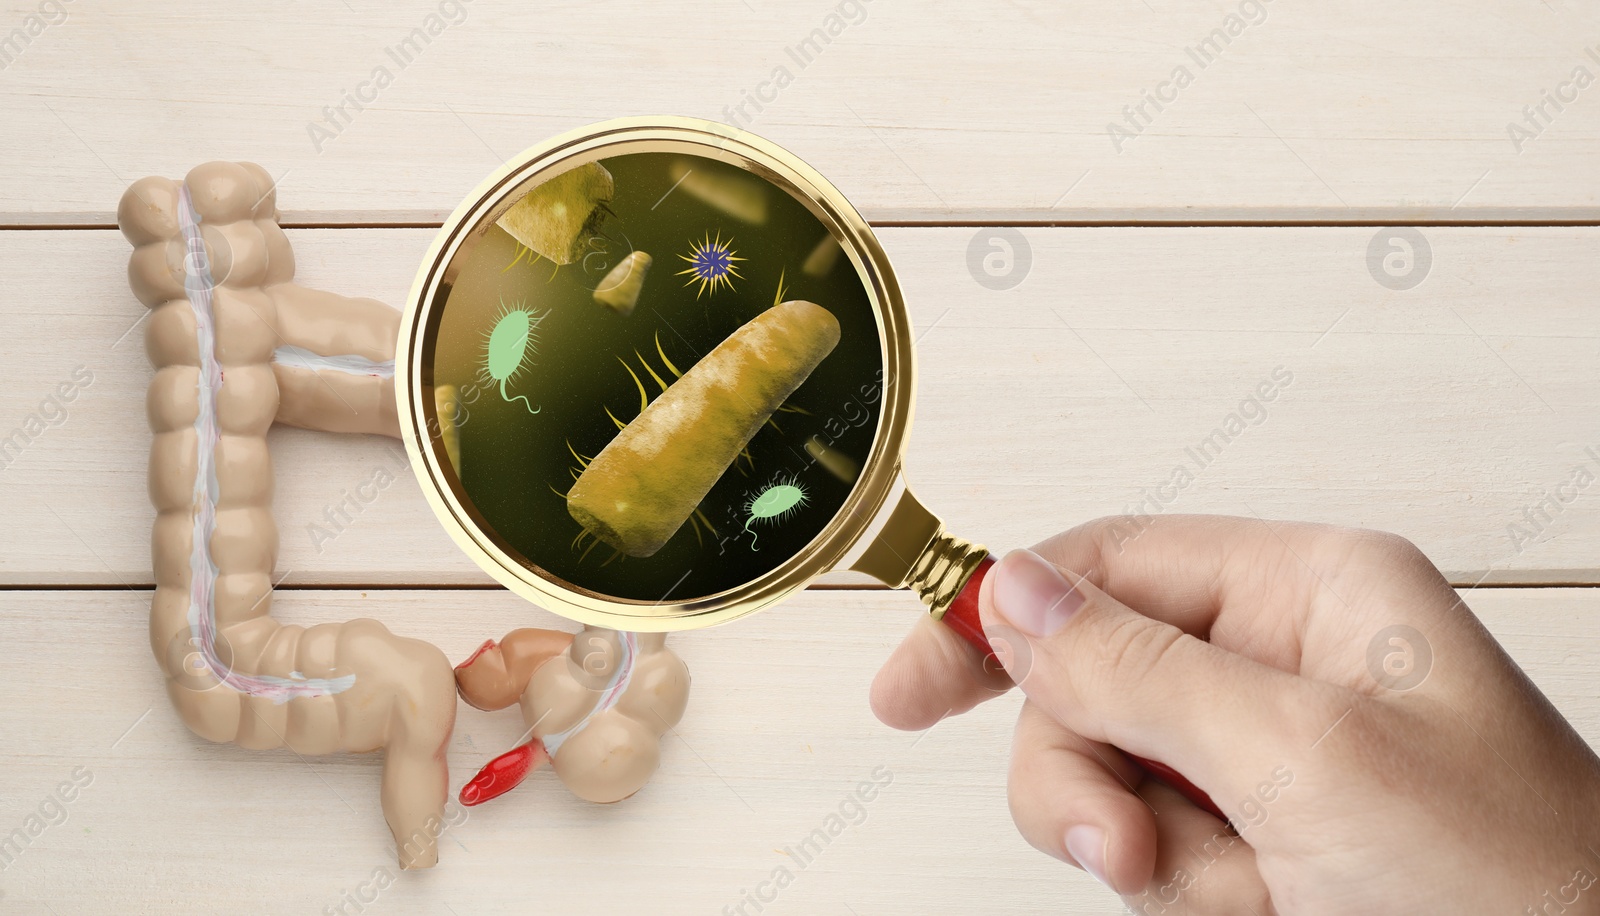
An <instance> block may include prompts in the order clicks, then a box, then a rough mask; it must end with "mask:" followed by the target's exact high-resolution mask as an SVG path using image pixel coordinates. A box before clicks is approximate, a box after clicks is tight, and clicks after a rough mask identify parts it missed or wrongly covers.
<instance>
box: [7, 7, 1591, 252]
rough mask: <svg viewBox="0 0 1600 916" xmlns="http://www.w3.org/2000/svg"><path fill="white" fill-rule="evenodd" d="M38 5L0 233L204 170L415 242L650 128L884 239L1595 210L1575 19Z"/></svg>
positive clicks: (1142, 11) (1539, 216)
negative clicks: (656, 123)
mask: <svg viewBox="0 0 1600 916" xmlns="http://www.w3.org/2000/svg"><path fill="white" fill-rule="evenodd" d="M45 6H46V7H48V6H50V4H45ZM58 6H59V5H58ZM60 8H61V9H63V10H65V17H66V18H65V19H64V21H60V20H58V24H53V25H48V27H46V28H44V30H43V31H42V32H41V33H40V34H38V35H36V36H34V37H33V38H32V39H31V40H30V41H29V42H28V43H27V44H26V45H25V46H22V48H21V53H20V54H17V53H13V52H10V51H6V52H5V53H6V57H5V58H4V59H3V60H0V62H4V63H6V66H5V68H4V71H3V72H0V83H3V85H4V86H5V91H4V92H3V93H0V116H3V118H4V122H5V123H6V125H7V130H6V131H5V132H4V134H3V135H0V161H3V162H5V163H6V164H7V165H6V168H5V169H4V170H0V225H40V224H61V223H76V224H82V223H99V224H102V225H103V224H107V223H109V222H110V220H111V214H112V213H113V211H114V208H115V205H116V201H117V198H118V196H119V195H120V193H121V191H122V189H123V188H124V187H126V185H127V184H128V182H130V181H132V180H134V179H136V178H138V177H140V176H142V175H146V174H165V175H178V174H181V173H183V172H184V171H186V170H188V169H189V168H190V167H192V166H193V165H195V164H196V163H198V162H200V161H202V160H204V159H209V158H234V159H238V158H246V159H253V160H256V161H259V162H261V163H262V164H263V165H265V166H266V167H267V168H268V169H269V170H270V171H271V172H272V173H273V174H274V175H275V176H281V178H282V199H283V204H284V207H285V209H286V212H287V214H288V216H289V218H290V219H291V220H294V221H298V222H304V223H323V224H325V223H328V222H354V223H361V224H372V223H375V222H392V221H400V222H408V223H415V222H417V221H438V220H440V219H441V218H442V217H443V216H444V215H445V214H447V213H449V212H450V210H452V209H453V208H454V207H455V205H456V203H457V202H458V201H459V200H460V199H461V197H462V196H463V195H465V194H466V193H467V192H468V191H469V190H470V189H471V188H472V187H473V186H475V185H476V184H477V183H478V181H479V180H481V178H482V177H483V176H484V175H486V174H487V173H488V172H490V171H491V170H492V169H493V168H495V167H496V166H498V165H499V164H500V163H501V162H502V161H503V160H504V159H505V158H507V157H509V156H511V155H513V154H515V153H516V152H517V151H518V150H520V149H522V148H524V147H527V146H530V145H532V144H534V143H537V142H539V141H540V140H542V139H544V138H546V137H549V136H552V135H554V134H557V133H560V132H563V131H566V130H569V129H572V128H575V127H578V126H581V125H583V124H586V123H591V122H594V121H598V120H603V119H606V118H610V117H615V116H619V115H640V114H655V113H663V112H665V113H678V114H685V115H689V116H693V117H703V118H713V119H719V120H731V121H735V122H737V123H740V124H742V125H747V126H749V127H751V128H752V129H754V130H756V131H758V132H760V133H763V134H765V135H767V136H769V137H771V138H772V139H773V140H776V141H777V142H779V143H781V144H783V145H785V146H788V147H790V148H791V149H793V150H794V151H795V152H796V153H798V154H800V155H801V156H803V157H804V158H806V159H807V160H809V161H810V162H812V164H814V165H815V166H817V167H818V168H819V169H820V170H821V171H822V172H823V173H824V174H826V175H829V176H831V177H832V178H833V180H834V181H836V182H837V183H838V184H839V185H840V186H841V187H842V188H843V190H844V191H845V192H846V193H847V194H848V195H849V196H851V197H852V199H854V201H855V202H856V204H857V205H858V206H859V207H861V208H862V210H863V211H864V212H865V213H866V214H867V215H868V216H869V217H871V218H873V219H876V220H913V221H924V220H962V221H967V220H1019V219H1024V220H1046V221H1049V220H1059V219H1066V220H1090V221H1107V220H1144V221H1149V220H1178V221H1193V220H1196V219H1219V220H1235V221H1252V220H1266V221H1281V220H1337V221H1356V222H1360V221H1369V222H1370V221H1373V220H1382V219H1399V220H1409V221H1423V220H1468V221H1482V220H1491V219H1525V220H1526V219H1533V220H1551V219H1582V220H1589V221H1594V220H1596V219H1600V172H1597V171H1596V170H1595V168H1594V167H1593V163H1594V162H1595V160H1596V154H1597V152H1600V97H1597V96H1600V89H1593V88H1586V89H1579V88H1578V87H1577V85H1576V84H1575V83H1573V82H1572V80H1573V78H1574V73H1575V70H1576V69H1577V68H1580V67H1582V68H1586V69H1587V71H1588V73H1589V74H1590V76H1591V77H1593V76H1596V75H1600V51H1597V50H1595V46H1596V44H1600V42H1597V37H1600V13H1597V12H1596V10H1595V9H1594V7H1593V6H1592V5H1585V4H1580V3H1576V2H1573V0H1547V2H1543V3H1535V2H1528V0H1485V2H1483V3H1479V4H1476V5H1475V6H1474V7H1473V10H1472V14H1471V15H1462V14H1461V11H1460V9H1459V8H1458V6H1457V5H1455V4H1452V3H1449V2H1448V0H1417V2H1413V3H1409V4H1405V5H1403V6H1396V5H1394V4H1392V3H1384V2H1381V0H1361V2H1356V3H1347V4H1341V5H1339V6H1337V7H1333V6H1329V5H1326V4H1315V3H1296V2H1293V0H1290V2H1284V0H1270V2H1266V0H1263V2H1262V3H1260V4H1257V3H1255V2H1253V0H1240V2H1233V0H1230V2H1228V3H1222V4H1197V3H1174V2H1172V0H1153V2H1147V3H1143V4H1138V3H1134V4H1129V3H1100V4H1063V3H1054V2H1047V0H1032V2H1017V3H1010V4H1006V5H1005V6H1003V7H999V8H992V7H991V6H989V5H984V4H977V5H975V4H970V3H959V2H955V0H931V2H925V3H918V4H914V5H906V4H898V5H897V4H893V3H884V2H868V0H861V2H859V3H858V2H855V0H837V2H836V0H805V2H789V3H781V4H779V3H749V2H743V0H713V2H710V3H707V4H702V5H701V6H699V7H697V8H696V11H695V13H694V14H693V15H683V14H682V12H681V11H679V10H678V9H676V8H675V7H672V6H670V5H663V4H658V3H651V2H646V0H617V2H611V3H607V4H604V5H603V6H598V7H597V6H595V5H594V4H567V5H565V6H560V7H554V8H552V7H551V6H548V5H545V4H539V5H529V4H523V5H516V6H512V7H496V8H492V9H491V8H490V7H488V6H487V5H483V4H471V3H463V4H457V3H455V2H453V0H440V2H437V3H435V2H427V3H413V4H405V5H402V6H399V7H394V6H385V5H379V4H375V3H372V2H370V0H366V2H363V0H353V2H349V3H343V4H334V5H333V6H332V7H329V6H328V5H327V4H311V3H309V2H299V3H287V4H278V5H274V6H273V7H271V8H270V9H269V8H265V7H263V8H260V9H256V8H237V9H224V8H216V9H207V10H206V11H204V13H202V14H199V15H191V14H189V13H178V12H175V11H174V10H173V9H172V8H170V7H169V6H165V5H162V4H159V3H156V2H153V0H139V2H131V3H122V4H114V5H101V6H75V5H72V4H67V5H65V6H61V7H60ZM37 9H39V4H37V3H35V2H33V0H28V2H18V3H14V4H9V5H8V6H7V7H6V9H5V11H4V12H3V13H0V34H10V32H11V30H12V29H14V28H17V27H19V26H26V25H28V24H29V22H28V20H27V19H26V18H25V17H26V16H27V15H29V14H30V13H34V12H35V11H36V10H37ZM457 10H460V11H461V12H460V13H456V12H455V11H457ZM441 11H443V13H444V14H445V15H443V16H439V15H438V14H439V13H440V12H441ZM1257 11H1259V12H1257ZM430 15H434V16H436V17H438V19H437V22H436V26H437V28H438V30H439V34H437V35H436V36H428V35H426V33H424V35H423V38H426V39H427V41H426V43H424V42H423V41H422V39H421V38H412V39H410V40H411V41H413V43H414V44H413V46H412V47H411V48H402V47H400V46H401V44H402V42H404V41H406V40H407V39H408V37H409V36H411V34H412V32H413V30H415V29H418V28H423V27H425V26H427V25H429V24H430V22H429V20H428V17H429V16H430ZM1230 16H1231V17H1233V18H1232V19H1231V20H1230V18H1229V17H1230ZM830 17H831V18H830ZM45 18H46V19H57V18H58V17H56V16H55V15H50V16H47V17H45ZM43 21H44V20H43V19H41V20H40V23H41V24H43ZM452 23H454V24H452ZM1229 28H1233V29H1234V30H1235V31H1236V32H1237V34H1235V35H1233V36H1228V35H1226V30H1228V29H1229ZM818 29H821V30H823V32H822V34H823V39H826V43H824V42H823V39H816V38H812V35H813V32H814V31H815V30H818ZM829 29H831V30H832V31H833V32H834V34H831V35H830V34H828V30H829ZM1219 29H1220V30H1224V38H1226V39H1227V42H1226V44H1225V45H1224V44H1222V41H1221V39H1216V38H1213V37H1212V35H1213V33H1214V32H1216V31H1217V30H1219ZM1207 40H1210V41H1212V42H1213V45H1214V47H1215V48H1216V49H1217V53H1213V51H1212V49H1210V48H1202V47H1201V45H1202V43H1203V42H1205V41H1207ZM807 41H811V42H814V45H813V47H815V48H816V49H817V50H816V51H813V50H812V47H806V46H805V43H806V42H807ZM0 50H4V49H0ZM391 52H393V53H391ZM1588 52H1593V53H1592V54H1591V53H1588ZM1208 58H1210V59H1209V61H1208V60H1207V59H1208ZM1180 67H1183V68H1186V69H1187V70H1188V71H1189V77H1190V79H1189V80H1188V81H1187V83H1188V84H1187V85H1184V86H1182V87H1181V88H1179V87H1178V84H1177V83H1176V82H1174V77H1175V74H1176V72H1177V69H1178V68H1180ZM378 68H384V69H385V70H386V71H387V74H386V76H380V75H378ZM779 68H782V69H784V70H786V71H787V75H786V76H782V75H779V74H778V70H779ZM380 83H381V84H382V85H381V86H380ZM780 84H781V85H780ZM1146 92H1149V93H1160V94H1162V95H1163V96H1164V97H1165V98H1166V99H1167V101H1165V102H1159V101H1158V103H1157V104H1158V105H1159V108H1158V107H1157V106H1156V105H1153V104H1152V103H1151V102H1149V101H1146V99H1145V95H1144V94H1145V93H1146ZM1546 92H1549V93H1551V94H1552V97H1553V98H1554V97H1555V96H1556V95H1562V96H1565V97H1566V98H1567V101H1566V102H1562V101H1561V100H1560V99H1559V98H1556V100H1555V102H1547V101H1544V94H1545V93H1546ZM347 93H348V94H350V97H351V98H354V99H355V100H356V101H355V104H352V103H351V102H349V101H346V94H347ZM758 94H759V95H760V98H757V95H758ZM747 98H755V99H756V102H757V104H759V106H760V107H759V109H758V108H757V107H756V106H755V105H752V104H751V103H750V102H749V101H746V100H747ZM762 99H765V101H763V100H762ZM741 104H743V105H744V108H743V109H742V111H741V110H740V106H741ZM341 105H342V106H344V108H343V112H342V113H332V115H331V116H332V117H333V118H334V122H333V125H334V126H333V127H328V126H327V118H328V117H329V116H330V115H329V114H328V113H325V112H324V109H332V108H337V107H339V106H341ZM356 105H359V106H360V107H359V108H358V107H356ZM1141 105H1142V106H1143V108H1142V110H1141V111H1138V112H1134V113H1133V114H1132V115H1131V117H1132V118H1133V119H1134V120H1133V122H1132V124H1133V126H1136V127H1138V128H1139V129H1140V130H1139V133H1138V134H1137V135H1136V136H1133V137H1132V139H1126V138H1123V142H1120V143H1119V141H1118V139H1117V138H1116V137H1114V136H1113V133H1112V131H1111V130H1110V129H1109V126H1110V125H1111V124H1117V125H1122V126H1123V127H1124V129H1127V130H1129V131H1130V132H1131V131H1132V127H1128V126H1127V125H1128V124H1129V123H1130V122H1129V121H1128V120H1127V119H1128V117H1130V115H1129V114H1127V113H1125V110H1124V109H1125V108H1128V109H1134V108H1138V107H1139V106H1141ZM1533 106H1542V109H1541V111H1539V112H1536V113H1534V114H1533V115H1532V117H1533V118H1534V120H1533V122H1532V123H1531V124H1530V123H1529V122H1528V121H1527V120H1526V119H1527V117H1528V115H1527V114H1525V112H1524V109H1525V108H1527V107H1533ZM1558 106H1559V107H1558ZM1513 124H1515V125H1519V126H1522V127H1524V128H1525V129H1526V130H1527V132H1528V134H1529V136H1527V137H1523V138H1521V141H1520V143H1519V141H1518V140H1517V139H1514V138H1513V137H1512V136H1511V134H1510V128H1511V126H1512V125H1513ZM318 125H321V129H322V130H323V131H324V133H323V134H320V135H318V136H315V137H314V136H313V134H314V133H316V130H317V126H318ZM335 128H336V130H337V132H336V133H335ZM1535 129H1536V130H1535Z"/></svg>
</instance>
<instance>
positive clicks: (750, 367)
mask: <svg viewBox="0 0 1600 916" xmlns="http://www.w3.org/2000/svg"><path fill="white" fill-rule="evenodd" d="M838 343H839V321H838V319H837V318H835V317H834V316H833V313H831V312H829V311H828V310H827V309H825V308H823V307H821V306H819V305H817V304H815V303H812V302H805V301H803V300H795V301H792V302H785V303H783V304H781V305H778V306H776V307H774V308H770V309H767V310H766V311H764V312H762V313H761V314H760V315H758V316H756V317H755V318H753V319H751V320H750V321H749V322H746V323H745V325H744V326H743V327H741V328H739V330H737V331H735V332H734V333H733V334H731V335H729V336H728V337H727V338H726V339H724V340H723V341H722V342H721V343H720V344H718V345H717V346H716V348H715V349H713V350H712V351H711V352H710V353H708V354H706V355H705V356H704V357H703V358H701V360H700V361H699V362H697V363H695V365H694V366H692V367H690V368H689V370H688V371H686V372H684V374H683V377H682V378H679V379H678V380H677V381H675V382H673V383H672V385H671V386H669V387H668V388H667V390H666V391H665V392H663V393H662V394H661V396H660V397H658V398H656V399H655V400H654V401H653V402H651V403H650V404H649V405H648V406H647V407H645V408H644V409H643V410H641V411H640V412H639V415H638V416H637V417H635V418H634V419H633V422H631V423H629V424H627V426H626V428H624V429H623V430H621V431H620V432H618V433H617V435H616V436H615V437H614V438H613V439H612V440H611V441H610V442H609V443H607V444H606V447H605V448H603V449H601V450H600V452H599V454H597V455H595V457H594V459H593V460H592V461H590V462H589V464H588V466H587V467H585V468H584V470H583V473H582V474H580V475H579V476H578V480H577V482H576V483H574V484H573V485H572V489H570V490H568V491H567V511H568V513H570V514H571V515H572V518H573V520H574V521H576V522H577V523H578V524H580V525H582V526H583V527H584V528H585V529H587V530H588V531H589V533H590V534H593V535H594V536H595V537H597V538H599V539H600V540H602V541H605V542H606V543H607V544H610V545H611V546H612V547H614V548H616V549H618V550H620V551H622V552H623V553H626V554H628V555H629V556H633V557H648V556H651V555H653V554H654V553H655V552H656V551H657V550H660V549H661V547H662V546H663V545H664V544H666V542H667V541H668V540H669V539H670V538H671V537H672V536H673V535H674V534H676V533H677V531H678V529H679V528H680V527H681V526H682V525H683V524H684V523H685V522H686V521H688V519H689V517H690V515H691V514H693V512H694V510H695V508H696V507H697V506H699V504H700V502H701V500H703V499H705V496H706V493H708V492H709V491H710V490H711V488H712V486H713V485H715V484H716V482H717V481H718V480H719V479H721V477H722V475H723V473H724V472H725V471H727V470H728V468H730V467H732V466H733V463H734V461H735V460H736V459H737V458H738V457H739V453H740V452H741V451H743V450H744V448H745V446H746V445H747V444H748V443H749V442H750V438H751V437H752V436H754V435H755V434H756V432H757V431H758V430H760V429H761V427H762V425H763V424H765V423H766V422H767V421H768V420H769V419H770V418H771V417H772V415H773V413H775V412H776V411H777V410H778V408H779V407H780V406H782V405H783V402H784V401H786V400H788V398H789V395H791V394H793V393H794V391H795V389H796V388H799V387H800V385H801V383H803V382H804V381H805V380H806V379H807V378H809V377H810V376H811V372H812V370H814V369H816V368H817V365H818V364H819V363H821V362H822V360H823V359H824V358H826V357H827V356H828V354H830V353H832V352H833V349H834V347H835V346H836V345H837V344H838ZM630 371H631V370H630ZM641 387H642V386H641ZM641 397H642V392H641Z"/></svg>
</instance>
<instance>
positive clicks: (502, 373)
mask: <svg viewBox="0 0 1600 916" xmlns="http://www.w3.org/2000/svg"><path fill="white" fill-rule="evenodd" d="M543 320H544V313H543V312H537V311H534V310H533V309H527V308H523V307H522V306H521V305H520V304H519V305H517V306H516V307H508V306H507V305H506V304H505V300H503V299H502V300H501V301H500V314H499V316H498V317H496V318H495V322H494V328H493V329H492V330H490V331H489V333H488V334H487V335H486V336H485V338H484V342H483V371H484V372H485V373H486V374H487V375H488V376H489V378H491V379H493V380H494V381H496V382H499V383H500V397H501V398H502V399H503V400H504V401H505V402H506V403H507V404H509V403H511V402H512V401H521V402H522V403H523V404H524V405H525V406H526V407H527V408H528V413H538V412H539V411H540V410H541V408H538V407H535V406H533V403H532V402H530V401H529V400H528V399H527V398H526V397H523V396H522V395H520V394H518V395H510V394H507V393H506V383H507V382H509V381H511V380H512V379H513V378H515V377H516V376H517V374H518V373H519V372H521V371H522V370H523V369H524V368H525V365H526V363H527V360H528V357H529V356H531V355H532V354H534V353H537V352H538V346H537V344H538V334H537V333H536V332H537V331H538V328H539V322H541V321H543Z"/></svg>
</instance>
